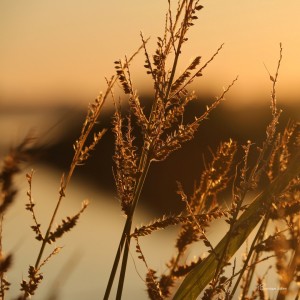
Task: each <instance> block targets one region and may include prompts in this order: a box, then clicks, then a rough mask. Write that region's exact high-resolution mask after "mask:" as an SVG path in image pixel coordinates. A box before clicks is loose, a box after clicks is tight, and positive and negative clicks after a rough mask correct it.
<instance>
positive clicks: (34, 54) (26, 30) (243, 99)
mask: <svg viewBox="0 0 300 300" xmlns="http://www.w3.org/2000/svg"><path fill="white" fill-rule="evenodd" d="M173 2H174V4H176V2H177V1H173ZM166 4H167V1H164V0H151V1H149V0H127V1H124V0H114V1H103V0H88V1H86V0H85V1H84V0H43V1H40V0H26V1H19V0H0V41H1V44H0V66H1V67H0V104H1V103H2V105H11V104H14V103H19V102H17V101H23V102H24V103H25V102H26V103H40V104H42V103H46V104H47V102H49V99H51V101H54V102H55V101H62V99H69V101H70V99H71V101H73V102H76V103H78V104H82V105H84V106H85V105H86V104H87V103H88V102H89V101H91V100H93V99H94V98H95V96H97V94H98V93H99V91H101V90H103V89H104V88H105V80H104V76H108V77H109V76H110V75H112V73H113V72H114V70H113V61H114V60H116V59H118V58H122V57H124V55H125V54H127V55H130V54H131V53H132V52H134V51H135V50H136V49H137V48H138V47H139V45H140V43H141V41H140V36H139V34H140V31H142V32H143V33H144V35H145V36H151V37H152V39H151V41H150V46H149V47H150V49H151V44H152V45H155V44H156V40H155V38H156V37H157V36H158V35H161V34H162V32H163V24H164V17H165V8H166ZM201 4H203V5H204V9H203V10H202V11H200V13H199V20H197V22H196V25H195V26H194V27H193V28H192V30H191V32H190V42H189V43H187V44H186V46H185V49H184V50H183V56H182V59H183V62H182V68H183V67H184V66H185V65H186V64H188V62H189V61H190V60H191V59H192V58H193V57H194V56H196V55H201V56H202V57H203V61H205V60H207V59H208V58H209V57H210V55H211V54H212V53H213V52H214V51H215V50H216V49H217V48H218V47H219V45H220V44H221V43H225V46H224V49H223V51H222V52H221V53H220V55H219V56H218V57H217V59H216V60H215V61H214V62H213V63H212V64H211V65H210V67H209V68H208V69H207V70H206V73H204V75H205V76H203V77H202V78H200V80H199V83H198V84H197V85H195V86H194V87H195V88H197V89H199V90H200V91H201V90H202V91H205V92H207V91H210V92H212V93H213V94H214V95H218V94H219V93H220V92H221V91H222V88H223V86H226V85H227V84H229V83H230V82H231V80H232V79H234V78H235V77H236V76H237V75H239V81H238V83H237V85H236V86H235V87H234V89H233V90H232V92H231V94H230V96H228V97H227V98H232V99H233V100H232V101H234V103H247V102H249V101H255V99H258V98H259V97H258V96H263V97H265V98H266V99H268V97H269V95H270V92H269V90H270V87H271V82H270V81H269V76H268V73H267V71H266V69H265V67H264V64H265V65H266V66H267V68H268V69H269V70H270V72H271V73H273V72H274V71H275V69H276V64H277V60H278V57H279V43H280V42H282V44H283V62H282V68H281V71H280V77H279V83H278V98H279V100H278V101H279V102H280V101H282V102H289V101H299V96H300V90H299V84H300V56H299V53H300V17H299V13H300V1H299V0H288V1H282V0H252V1H245V0H244V1H241V0H227V1H222V0H211V1H201ZM132 68H133V71H132V73H133V74H134V75H133V78H134V79H135V86H136V88H137V89H138V90H139V91H145V90H146V86H147V84H145V82H147V81H146V80H147V79H148V80H150V78H147V77H146V76H144V74H145V71H144V68H143V57H142V55H141V56H140V58H138V59H136V61H135V62H134V64H133V66H132ZM148 82H149V81H148ZM148 86H150V87H151V86H152V84H151V83H150V84H148ZM64 101H67V100H64Z"/></svg>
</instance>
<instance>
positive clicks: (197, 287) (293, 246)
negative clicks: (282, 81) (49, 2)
mask: <svg viewBox="0 0 300 300" xmlns="http://www.w3.org/2000/svg"><path fill="white" fill-rule="evenodd" d="M168 4H169V6H168V10H167V12H166V17H165V27H164V30H163V33H162V35H161V36H160V37H158V38H157V41H156V42H157V46H156V50H155V52H154V53H153V54H151V53H149V50H148V43H149V42H151V41H149V39H146V38H145V37H144V36H143V35H142V34H141V47H140V48H139V49H138V50H137V52H136V53H134V54H133V55H132V56H131V57H130V58H128V57H125V58H124V59H123V60H117V61H115V71H116V75H114V76H112V77H111V78H110V79H109V80H107V90H106V91H105V93H103V94H101V95H100V96H99V97H98V98H97V99H96V100H95V101H94V102H93V103H91V104H90V105H89V108H88V112H87V116H86V119H85V121H84V123H83V125H82V130H81V132H80V134H79V138H78V139H77V140H76V141H75V142H74V156H73V159H72V161H71V162H70V167H69V169H68V170H67V171H66V173H65V174H63V175H62V177H61V184H60V188H59V193H58V200H57V204H56V206H55V207H54V210H53V212H52V214H51V218H50V222H49V224H48V226H47V229H46V231H45V232H42V230H41V223H40V221H39V218H38V215H37V214H36V212H35V203H34V202H33V198H32V184H33V182H34V172H33V171H32V172H30V173H28V174H26V179H27V181H28V186H29V190H28V192H27V197H28V203H27V204H26V210H28V211H29V212H30V213H31V215H32V221H33V225H31V226H30V227H31V229H32V230H33V232H34V234H35V238H36V239H37V240H38V241H40V249H39V251H38V255H37V257H36V260H35V262H33V263H32V264H30V267H29V269H28V277H27V279H23V280H22V281H21V285H20V290H21V293H20V296H19V297H18V298H17V299H23V300H25V299H29V298H30V297H31V296H32V295H34V294H35V292H36V290H37V289H38V287H39V285H40V282H41V281H42V280H43V278H44V275H43V273H42V269H43V267H44V265H45V264H46V263H49V261H50V259H52V256H54V255H56V254H57V253H58V252H59V251H60V249H61V248H60V247H55V248H54V249H53V250H52V252H51V253H50V255H45V249H46V247H51V246H50V244H52V243H53V242H55V241H56V240H57V239H60V238H61V237H62V236H63V235H64V234H65V233H66V232H68V231H70V230H71V229H72V228H73V227H75V225H76V224H77V221H78V219H79V217H80V216H81V214H82V213H83V212H84V210H85V209H86V208H87V206H88V203H87V202H83V204H82V208H81V209H80V210H79V212H78V213H77V214H76V215H74V216H72V217H67V218H66V219H64V220H62V222H61V224H59V225H58V226H56V228H55V229H53V227H54V226H53V224H54V222H55V220H56V216H57V212H58V210H59V208H60V205H61V203H62V201H63V200H64V198H65V197H66V195H67V188H68V186H69V184H70V181H71V178H72V176H73V174H74V171H75V169H76V168H77V167H78V166H79V165H81V164H84V163H85V162H86V161H87V160H88V158H89V156H90V155H91V154H92V151H93V150H94V149H95V148H96V146H97V144H98V143H99V141H100V140H101V138H102V136H103V135H104V134H105V131H106V130H101V131H99V132H97V131H95V124H96V123H97V121H98V119H99V117H101V116H100V114H101V111H102V108H103V105H104V104H105V102H106V101H108V99H110V100H112V101H113V102H114V105H115V113H114V116H113V118H112V123H113V132H114V135H115V149H114V153H112V155H113V159H114V165H113V173H114V179H115V185H116V191H117V194H118V198H119V200H120V204H121V209H122V212H123V214H124V215H125V217H126V221H125V224H124V228H123V231H122V232H121V236H120V242H119V245H118V248H117V249H116V255H115V260H114V262H112V269H111V273H110V274H107V276H108V283H107V287H106V291H105V294H104V295H103V298H104V299H109V298H110V297H111V291H112V287H113V284H114V283H115V281H116V284H117V293H116V299H121V298H122V293H123V289H124V288H126V286H124V282H125V276H126V269H127V261H128V255H129V251H130V245H131V243H132V242H133V241H134V242H135V245H136V252H137V257H138V258H139V259H140V260H141V262H142V263H143V264H144V265H145V266H146V269H147V273H146V278H145V283H146V288H147V292H148V296H149V298H150V299H166V298H173V299H196V298H197V297H202V299H236V297H238V296H237V295H240V297H241V298H242V299H269V297H270V296H269V295H268V289H266V288H264V276H263V275H260V273H259V272H257V269H258V266H259V265H260V263H261V262H266V261H268V260H269V259H270V258H273V261H271V260H270V264H274V267H275V269H276V272H277V274H278V283H276V284H274V285H276V288H277V290H276V291H277V295H276V297H277V299H287V297H288V296H289V295H293V297H294V299H297V297H298V296H299V287H298V285H297V284H299V274H300V273H299V272H300V246H299V237H300V234H299V233H300V231H299V221H300V220H299V210H300V198H299V193H300V191H299V184H300V182H299V174H300V163H299V161H300V151H299V150H300V149H299V146H300V134H299V124H298V123H293V122H290V123H289V124H287V126H286V129H285V130H284V131H283V132H279V131H278V123H279V120H280V115H281V110H280V109H279V108H278V106H277V99H276V88H277V82H278V76H279V70H280V65H281V61H282V51H283V50H282V46H281V44H280V56H279V59H278V64H277V69H276V72H275V74H274V75H270V82H271V101H270V102H271V104H270V108H271V109H270V117H271V121H270V122H269V124H268V126H267V128H266V137H265V141H264V142H263V143H262V144H261V145H257V144H255V142H253V141H248V142H247V143H246V144H245V145H239V143H238V142H237V141H233V140H232V139H230V140H228V141H223V142H220V146H219V148H218V149H217V150H216V151H215V152H214V153H212V159H211V160H210V161H207V162H206V168H205V170H204V171H203V172H202V174H201V176H200V178H199V180H198V182H199V184H197V185H195V188H194V192H193V193H192V194H191V195H187V194H186V193H185V191H184V187H183V185H182V184H181V183H180V182H178V183H177V185H178V190H177V193H178V196H179V197H180V198H181V200H182V201H183V203H184V204H185V209H184V210H183V211H182V212H181V213H179V214H177V215H169V216H162V217H161V218H159V219H157V220H153V222H151V223H150V224H149V225H144V226H142V227H135V228H132V227H133V217H134V214H135V211H136V207H137V205H138V202H139V199H140V196H141V193H142V191H143V187H144V183H145V180H146V179H147V176H148V173H149V172H151V167H152V165H153V164H156V163H159V162H161V161H163V160H166V159H168V157H169V156H170V155H171V154H172V153H173V152H175V151H177V150H178V149H179V148H181V147H183V146H184V144H185V143H187V142H189V141H190V140H192V139H193V138H194V136H195V133H196V132H197V131H198V130H200V129H201V128H200V124H201V123H202V122H204V121H205V120H206V119H208V116H209V115H210V113H211V112H212V111H213V110H214V109H216V108H217V107H218V106H219V105H220V104H221V103H222V101H223V100H224V99H225V96H226V95H227V94H228V92H229V91H230V89H231V88H232V87H233V85H234V84H235V83H236V81H237V78H235V79H233V80H232V82H231V83H229V85H228V86H227V87H226V88H225V89H224V90H223V91H222V92H221V94H220V96H218V97H217V98H216V99H215V100H213V101H212V102H211V104H210V105H209V106H207V107H206V108H205V109H204V110H203V111H202V112H199V113H196V114H195V118H194V121H192V122H186V121H185V113H186V108H187V107H188V106H189V105H190V103H191V102H193V101H197V95H196V94H195V92H193V91H189V87H190V84H191V83H192V82H194V81H195V80H196V79H199V77H202V76H203V75H204V72H205V70H206V68H207V67H208V66H209V64H210V63H212V61H213V60H214V59H215V57H216V56H217V55H218V53H219V52H220V51H221V50H222V47H223V45H221V46H220V47H219V49H217V50H216V52H215V53H214V54H213V55H212V56H211V58H210V59H209V60H208V61H206V62H202V58H201V56H197V57H195V58H194V59H193V60H192V62H191V63H189V64H188V65H187V67H186V69H184V70H183V72H182V73H180V74H179V72H178V70H177V69H178V64H179V61H180V59H181V53H182V51H183V50H184V47H185V45H186V44H187V43H188V33H189V30H190V28H191V27H192V26H194V23H195V22H196V21H197V19H198V14H199V13H200V12H201V10H202V9H203V6H202V5H200V1H197V0H179V1H178V3H177V6H176V7H175V8H174V7H173V6H172V3H171V1H170V0H169V1H168ZM140 52H143V55H144V57H145V64H144V68H145V71H146V73H147V74H148V75H149V77H150V80H151V82H152V83H151V85H152V87H153V95H152V102H151V111H150V113H148V114H147V113H146V111H145V110H144V108H143V107H142V105H141V97H140V95H139V94H138V93H137V91H136V89H135V88H134V85H133V82H132V77H131V69H130V64H131V62H132V60H133V59H134V57H135V56H136V55H137V54H139V53H140ZM117 82H118V83H120V86H121V87H122V89H123V92H124V97H125V98H126V101H127V102H128V114H127V115H126V116H124V115H123V113H122V112H121V107H120V106H121V105H120V103H119V102H118V101H116V99H114V86H115V84H116V83H117ZM31 140H32V138H31V137H28V138H26V139H25V140H24V142H23V143H21V144H20V145H19V146H18V147H16V148H15V149H13V150H12V152H11V153H10V154H8V156H7V157H6V158H5V159H4V160H3V164H2V171H1V173H0V182H1V206H0V213H1V227H2V222H3V216H4V214H5V212H6V211H7V209H9V206H10V205H11V203H12V202H13V200H14V196H15V194H16V187H14V185H13V181H12V178H13V177H14V175H15V173H17V172H19V171H20V168H21V161H22V160H24V159H26V158H27V155H28V147H29V144H30V142H31ZM137 141H138V142H137ZM250 157H252V159H250ZM253 157H254V159H253ZM226 190H227V191H228V190H229V191H231V195H232V196H231V199H230V201H229V202H226V201H223V199H222V197H223V195H224V193H223V192H224V191H226ZM253 195H255V196H253ZM249 198H250V200H249ZM116 217H117V216H116ZM216 219H222V220H224V221H225V222H226V224H227V226H228V228H227V233H226V234H225V236H224V237H223V238H222V239H220V241H219V243H218V244H217V245H216V246H214V245H213V244H212V243H211V241H210V240H209V238H208V236H207V229H208V228H209V227H210V226H212V225H211V222H212V221H214V220H216ZM43 222H44V220H43ZM272 224H275V225H276V224H277V225H276V226H275V228H276V229H275V232H274V233H272V234H269V236H267V232H268V230H270V228H274V226H271V225H272ZM169 226H177V227H178V228H179V231H178V237H177V240H176V241H175V249H174V253H173V255H172V254H171V255H172V256H171V258H170V260H169V261H168V262H167V263H166V271H165V272H164V273H163V274H158V273H157V271H155V270H153V269H152V268H151V267H150V266H149V264H148V262H147V257H146V256H145V255H144V253H143V250H142V244H141V241H140V239H141V237H142V236H147V235H149V234H151V233H152V232H154V231H157V230H162V229H164V230H166V229H167V228H168V227H169ZM250 233H254V238H252V239H250V240H249V235H250ZM199 241H202V242H203V245H204V246H205V247H206V249H207V250H206V251H207V252H208V256H207V257H206V258H204V259H203V258H202V257H203V255H202V253H201V252H200V251H199V253H198V255H197V258H196V260H194V261H192V262H189V261H186V255H187V252H188V251H189V248H190V247H191V245H192V244H194V243H195V242H199ZM246 241H248V244H249V243H250V248H249V249H248V251H247V252H246V253H245V258H244V260H243V265H242V267H241V268H240V269H239V270H237V267H236V263H235V260H233V259H232V258H233V257H234V256H235V254H236V252H237V250H238V249H239V248H240V247H241V246H242V245H243V244H245V242H246ZM2 248H3V246H2V235H1V239H0V252H1V261H0V281H1V286H0V297H1V299H5V295H6V292H7V290H9V289H10V283H9V279H7V278H6V276H5V275H6V272H7V270H8V269H9V268H12V265H11V259H12V256H13V253H11V254H8V255H6V256H4V254H3V250H2ZM94 259H95V260H97V259H103V258H102V257H95V258H94ZM235 259H237V258H236V257H235ZM53 263H54V262H53ZM118 269H120V274H119V277H118V279H116V274H117V271H118ZM228 269H229V270H230V275H228ZM256 274H258V275H256ZM99 276H100V274H99ZM255 282H256V284H255ZM253 286H254V288H253ZM297 295H298V296H297ZM99 296H100V295H99Z"/></svg>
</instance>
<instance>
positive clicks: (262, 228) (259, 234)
mask: <svg viewBox="0 0 300 300" xmlns="http://www.w3.org/2000/svg"><path fill="white" fill-rule="evenodd" d="M268 221H269V219H268V217H266V218H264V220H263V222H262V223H261V225H260V228H259V229H258V231H257V233H256V235H255V238H254V240H253V241H252V244H251V247H250V250H249V253H248V255H247V258H246V260H245V261H244V264H243V268H242V270H241V272H240V275H239V277H238V279H237V281H236V282H235V285H234V287H233V289H232V291H231V294H230V296H229V299H233V297H234V294H235V292H236V290H237V288H238V286H239V284H240V281H241V279H242V277H243V275H244V272H245V271H246V269H247V268H248V263H249V261H250V258H251V257H252V254H253V252H254V250H255V246H256V244H257V241H258V240H259V239H261V237H262V235H263V234H264V233H265V230H266V228H267V224H268ZM252 265H253V264H251V266H252ZM254 266H255V263H254V265H253V268H252V269H254ZM249 279H250V278H249ZM247 282H248V280H247ZM250 283H251V280H250V282H248V285H250ZM245 290H246V289H245ZM245 296H246V293H244V292H243V297H245ZM242 299H244V298H242Z"/></svg>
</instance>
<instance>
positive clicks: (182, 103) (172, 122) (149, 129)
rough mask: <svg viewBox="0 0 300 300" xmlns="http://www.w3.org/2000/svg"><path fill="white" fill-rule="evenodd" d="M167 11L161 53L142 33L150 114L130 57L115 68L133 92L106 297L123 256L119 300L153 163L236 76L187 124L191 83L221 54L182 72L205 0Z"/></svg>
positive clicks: (120, 141) (121, 153)
mask: <svg viewBox="0 0 300 300" xmlns="http://www.w3.org/2000/svg"><path fill="white" fill-rule="evenodd" d="M168 3H169V9H168V12H167V15H166V22H165V29H164V33H163V36H162V37H158V39H157V49H156V50H155V54H153V55H152V57H151V55H150V54H149V53H148V49H147V45H146V41H145V39H144V36H143V35H142V34H141V39H142V45H143V49H144V54H145V65H144V67H145V69H146V72H147V74H149V76H150V77H151V79H152V82H153V101H152V108H151V112H150V114H149V115H148V116H147V115H146V114H145V112H144V110H143V108H142V106H141V102H140V97H139V95H138V94H137V92H136V91H135V89H134V87H133V83H132V80H131V74H130V69H129V66H128V63H127V59H126V57H125V60H124V61H122V60H118V61H116V62H115V68H116V72H117V75H118V77H119V81H120V83H121V85H122V87H123V91H124V93H125V94H127V95H128V103H129V109H130V114H129V116H128V117H127V118H126V119H124V118H123V117H122V116H121V113H120V109H119V108H118V106H117V105H116V112H115V116H114V121H113V125H114V129H113V131H114V133H115V136H116V139H115V154H114V162H115V168H114V177H115V181H116V186H117V191H118V196H119V199H120V202H121V206H122V210H123V212H124V213H125V215H126V222H125V225H124V230H123V232H122V235H121V239H120V243H119V246H118V249H117V253H116V257H115V261H114V264H113V267H112V271H111V275H110V278H109V281H108V285H107V289H106V292H105V295H104V299H108V298H109V295H110V292H111V288H112V285H113V282H114V278H115V274H116V271H117V268H118V264H119V261H120V259H121V256H122V254H123V257H122V265H121V271H120V277H119V282H118V289H117V296H116V298H117V299H121V296H122V291H123V284H124V279H125V274H126V266H127V260H128V253H129V248H130V242H131V227H132V220H133V216H134V212H135V209H136V206H137V203H138V201H139V198H140V195H141V191H142V189H143V185H144V182H145V179H146V177H147V173H148V171H149V168H150V165H151V163H153V162H159V161H162V160H165V159H166V158H167V157H168V156H169V155H170V154H171V153H172V152H174V151H175V150H177V149H179V148H181V147H182V145H183V143H185V142H187V141H189V140H191V139H192V138H193V137H194V134H195V132H196V131H197V130H198V128H199V125H200V123H201V122H202V121H203V120H205V119H206V118H207V117H208V115H209V114H210V112H211V111H212V110H213V109H215V108H216V107H217V106H218V105H219V104H220V103H221V101H222V100H223V99H224V98H225V95H226V93H227V92H228V91H229V89H230V88H231V87H232V85H233V84H234V83H235V81H236V79H235V80H233V82H232V83H231V84H230V85H229V86H228V87H227V88H226V89H225V90H224V91H223V93H222V94H221V96H219V97H218V98H217V99H216V100H215V101H213V103H212V104H211V105H210V106H208V107H207V108H206V110H205V111H204V112H203V113H202V114H200V115H198V116H195V120H194V121H193V122H191V123H187V124H185V123H184V121H183V119H184V112H185V108H186V106H187V105H188V104H189V103H190V102H191V101H194V100H196V95H195V93H194V92H189V91H188V90H187V87H188V86H189V85H190V84H191V83H192V82H193V81H194V79H195V78H197V77H200V76H202V74H203V71H204V70H205V68H206V67H207V66H208V64H209V63H210V62H211V61H212V60H213V59H214V58H215V56H216V55H217V54H218V53H219V51H220V50H221V48H222V46H221V47H220V48H219V49H218V50H217V52H216V53H215V54H214V55H213V56H212V57H211V58H210V59H209V60H208V61H207V62H206V63H204V64H203V65H200V63H201V57H200V56H198V57H196V58H195V59H194V60H193V61H192V63H190V64H189V65H188V66H187V67H186V69H185V70H184V72H183V73H182V74H181V75H177V66H178V62H179V59H180V54H181V51H182V50H183V46H184V44H185V43H186V42H187V40H188V38H187V33H188V31H189V29H190V28H191V27H192V26H193V25H194V21H195V20H196V19H197V18H198V17H197V15H196V14H197V12H198V11H200V10H201V9H202V5H200V4H199V1H179V3H178V6H177V9H176V12H175V16H173V13H172V8H171V2H170V1H169V2H168ZM133 118H134V121H135V122H136V124H137V125H138V126H139V128H140V131H141V136H142V145H141V146H140V147H138V146H137V145H135V144H134V140H135V136H134V135H133V132H132V119H133Z"/></svg>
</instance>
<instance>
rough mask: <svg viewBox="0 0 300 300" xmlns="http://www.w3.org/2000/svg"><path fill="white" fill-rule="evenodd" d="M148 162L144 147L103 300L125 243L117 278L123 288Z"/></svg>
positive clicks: (112, 279) (108, 289) (146, 150)
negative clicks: (137, 178)
mask: <svg viewBox="0 0 300 300" xmlns="http://www.w3.org/2000/svg"><path fill="white" fill-rule="evenodd" d="M150 163H151V161H150V158H149V154H148V149H146V148H145V147H144V149H143V152H142V155H141V160H140V167H139V170H140V172H141V175H140V177H139V180H138V183H137V185H136V188H135V192H134V198H133V201H132V205H131V209H130V212H129V214H128V216H127V219H126V222H125V225H124V229H123V232H122V235H121V239H120V243H119V247H118V250H117V253H116V256H115V260H114V264H113V267H112V270H111V273H110V277H109V281H108V284H107V287H106V291H105V294H104V298H103V299H104V300H107V299H108V298H109V295H110V292H111V288H112V285H113V282H114V279H115V275H116V272H117V269H118V265H119V261H120V258H121V254H122V251H123V247H124V244H125V250H124V254H123V260H122V267H121V273H120V279H119V287H118V293H119V294H120V293H121V294H122V289H123V284H124V279H125V272H126V263H127V259H128V252H129V246H130V238H129V236H130V231H131V225H132V220H133V215H134V211H135V208H136V205H137V203H138V200H139V198H140V194H141V191H142V189H143V186H144V182H145V179H146V176H147V173H148V170H149V167H150ZM125 242H126V243H125ZM125 260H126V262H125Z"/></svg>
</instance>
